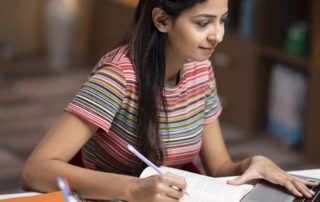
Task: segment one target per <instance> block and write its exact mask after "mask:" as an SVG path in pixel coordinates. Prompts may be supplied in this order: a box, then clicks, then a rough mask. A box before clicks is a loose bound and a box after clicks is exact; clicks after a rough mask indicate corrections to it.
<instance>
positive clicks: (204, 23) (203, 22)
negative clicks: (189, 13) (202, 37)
mask: <svg viewBox="0 0 320 202" xmlns="http://www.w3.org/2000/svg"><path fill="white" fill-rule="evenodd" d="M208 24H209V22H208V21H199V22H197V25H198V26H199V27H201V28H203V27H205V26H207V25H208Z"/></svg>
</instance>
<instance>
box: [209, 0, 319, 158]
mask: <svg viewBox="0 0 320 202" xmlns="http://www.w3.org/2000/svg"><path fill="white" fill-rule="evenodd" d="M242 1H245V0H240V1H229V4H230V6H229V10H230V11H229V12H231V15H230V17H231V19H230V20H231V23H230V25H229V26H228V29H227V34H226V37H225V40H224V42H223V44H222V45H221V47H220V48H219V49H218V51H217V54H223V55H226V56H227V57H230V59H229V60H231V61H234V62H235V63H236V65H237V67H229V68H225V67H223V65H222V66H221V65H220V66H219V62H216V61H215V58H213V63H214V64H215V63H216V64H217V65H216V67H217V68H216V70H215V72H216V77H217V80H218V82H217V83H218V88H219V90H220V95H221V96H222V97H223V100H226V102H225V111H224V112H225V113H223V115H222V119H223V120H225V121H231V122H232V123H234V124H235V125H238V126H240V127H243V128H246V129H249V130H254V131H257V130H258V131H259V130H260V131H261V130H265V129H266V123H267V108H268V104H269V103H268V100H269V97H268V96H269V85H268V84H269V82H270V77H271V67H272V64H276V63H281V64H284V65H286V66H288V67H289V68H292V69H295V70H297V71H298V72H301V73H302V74H303V75H305V77H306V80H307V88H306V93H307V96H306V98H305V100H306V101H305V107H304V118H303V141H302V145H301V147H300V148H299V150H300V152H302V153H303V154H304V156H305V157H307V158H308V159H309V160H312V161H314V162H317V163H320V158H319V156H320V151H319V149H317V147H318V145H319V144H320V122H319V121H320V23H319V22H320V12H319V10H320V1H318V0H308V1H304V0H284V1H281V2H280V1H277V0H255V1H256V2H255V3H256V5H255V13H256V21H255V24H254V25H253V26H254V27H255V29H254V35H253V36H252V37H251V38H246V37H243V36H241V34H240V33H239V31H238V30H239V26H240V24H239V18H241V12H240V11H239V10H240V8H241V2H242ZM297 20H303V21H305V22H307V24H308V25H309V26H308V28H309V33H310V38H309V43H308V47H309V48H308V52H307V54H306V55H304V56H296V55H293V54H290V53H288V52H287V51H286V50H285V48H284V47H285V40H286V36H287V31H288V29H289V27H290V25H292V24H293V23H294V22H295V21H297ZM237 47H241V48H237ZM235 49H236V50H235ZM241 50H242V51H241ZM234 51H236V52H237V56H236V57H237V58H242V60H245V61H246V62H245V63H244V62H239V61H236V60H237V59H236V57H235V56H234V55H235V53H234ZM241 70H242V71H241ZM233 74H235V75H237V77H239V78H243V80H242V83H241V85H239V84H238V83H239V82H238V81H237V80H235V79H234V76H233ZM219 85H220V86H219ZM239 86H241V93H239V91H237V90H236V89H234V87H236V88H237V87H239ZM252 86H255V88H254V87H252ZM244 97H245V98H244Z"/></svg>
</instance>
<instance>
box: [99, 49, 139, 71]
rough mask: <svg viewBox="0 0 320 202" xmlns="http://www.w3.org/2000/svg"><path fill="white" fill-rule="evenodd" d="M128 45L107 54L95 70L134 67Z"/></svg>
mask: <svg viewBox="0 0 320 202" xmlns="http://www.w3.org/2000/svg"><path fill="white" fill-rule="evenodd" d="M128 50H129V46H128V45H123V46H120V47H118V48H116V49H114V50H111V51H110V52H108V53H106V54H105V55H104V56H103V57H102V58H101V59H100V60H99V62H98V63H97V65H96V67H95V69H99V68H101V67H104V66H111V67H118V68H120V69H121V68H124V67H127V68H128V67H133V64H132V62H131V60H130V58H129V56H128Z"/></svg>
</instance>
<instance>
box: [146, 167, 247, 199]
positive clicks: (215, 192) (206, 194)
mask: <svg viewBox="0 0 320 202" xmlns="http://www.w3.org/2000/svg"><path fill="white" fill-rule="evenodd" d="M161 170H162V171H163V172H171V173H173V174H176V175H179V176H182V177H184V178H185V179H186V181H187V192H188V193H189V194H190V196H187V195H184V197H183V198H182V199H181V200H180V201H183V202H238V201H240V200H241V199H242V198H243V197H244V196H245V195H246V194H248V193H249V192H250V191H251V190H252V189H253V185H249V184H245V185H240V186H234V185H228V184H226V183H225V182H223V181H221V180H218V179H216V178H214V177H208V176H204V175H200V174H195V173H191V172H188V171H184V170H179V169H176V168H169V167H161ZM157 174H158V173H157V172H156V171H155V170H154V169H153V168H151V167H147V168H146V169H144V170H143V172H142V173H141V175H140V178H145V177H148V176H151V175H157Z"/></svg>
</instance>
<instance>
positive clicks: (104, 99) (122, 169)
mask: <svg viewBox="0 0 320 202" xmlns="http://www.w3.org/2000/svg"><path fill="white" fill-rule="evenodd" d="M127 52H128V46H122V47H120V48H117V49H115V50H113V51H111V52H109V53H108V54H106V55H105V56H104V57H103V58H102V59H101V60H100V61H99V63H98V64H97V66H96V67H95V68H94V70H93V71H92V74H91V76H90V77H89V78H88V80H87V81H86V82H85V83H84V84H83V85H82V87H81V89H80V91H79V92H78V94H77V95H76V96H75V98H74V99H73V100H72V101H71V102H70V103H69V104H68V105H67V107H66V110H67V111H69V112H71V113H73V114H75V115H77V116H79V117H81V118H83V119H85V120H87V121H89V122H91V123H93V124H95V125H97V126H98V127H99V129H98V130H97V132H96V134H95V135H94V136H92V138H91V139H90V140H89V141H88V142H87V143H86V144H85V145H84V147H83V148H82V156H83V162H84V165H85V167H86V168H90V169H94V170H100V171H106V172H113V173H120V174H131V173H132V170H133V168H134V167H135V166H136V165H137V164H136V162H137V161H139V160H138V159H137V158H136V157H135V156H133V154H132V153H131V152H130V151H128V149H127V148H126V145H127V144H128V143H130V144H132V145H136V141H137V125H136V121H137V113H138V109H137V108H138V105H137V103H138V99H139V98H138V89H137V80H136V75H135V70H134V67H133V65H132V62H131V61H130V59H129V58H128V55H127ZM163 93H164V97H165V99H166V101H167V118H168V122H166V123H164V121H163V120H165V119H161V118H160V135H161V139H162V141H163V143H162V145H163V146H164V147H165V151H166V152H165V153H164V165H166V166H182V165H184V164H186V163H188V162H191V161H192V160H194V158H196V156H197V155H198V153H199V151H200V149H201V137H202V131H203V127H204V125H205V124H208V123H210V122H213V121H214V120H215V119H217V117H218V116H219V114H220V112H221V106H220V102H219V99H218V95H217V90H216V84H215V80H214V74H213V71H212V67H211V63H210V61H209V60H205V61H203V62H192V61H189V62H188V63H186V64H184V66H183V68H182V69H181V70H180V80H179V83H178V84H177V85H175V86H172V85H168V84H166V86H165V88H164V91H163ZM160 117H165V116H164V111H163V109H160ZM165 124H166V125H167V127H166V126H165ZM168 134H169V135H168Z"/></svg>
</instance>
